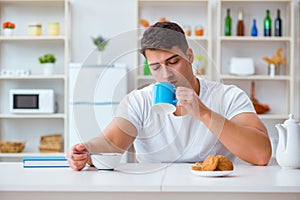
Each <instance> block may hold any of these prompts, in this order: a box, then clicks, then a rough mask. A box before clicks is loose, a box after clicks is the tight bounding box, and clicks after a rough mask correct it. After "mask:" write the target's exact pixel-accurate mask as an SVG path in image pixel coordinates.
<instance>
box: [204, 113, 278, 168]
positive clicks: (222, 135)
mask: <svg viewBox="0 0 300 200" xmlns="http://www.w3.org/2000/svg"><path fill="white" fill-rule="evenodd" d="M210 113H211V114H208V115H205V116H203V117H201V121H203V122H204V124H205V125H206V126H207V127H208V128H209V129H210V131H211V132H212V133H213V134H214V135H215V136H217V137H218V139H219V140H220V141H221V142H222V143H223V144H224V146H226V148H227V149H228V150H229V151H231V152H232V153H233V154H235V155H236V156H237V157H239V158H241V159H242V160H244V161H247V162H249V163H252V164H255V165H267V164H268V162H269V159H270V157H271V154H272V149H271V144H270V140H269V137H268V133H267V130H266V128H265V126H264V125H263V123H262V122H261V120H260V119H259V118H258V117H257V115H256V114H255V113H242V114H239V115H237V116H235V117H233V118H232V119H231V120H228V119H225V118H224V117H223V116H221V115H219V114H217V113H214V112H212V111H211V112H210ZM200 115H201V114H200Z"/></svg>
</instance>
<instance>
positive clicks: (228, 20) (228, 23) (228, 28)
mask: <svg viewBox="0 0 300 200" xmlns="http://www.w3.org/2000/svg"><path fill="white" fill-rule="evenodd" d="M225 35H226V36H231V17H230V9H229V8H228V9H227V15H226V18H225Z"/></svg>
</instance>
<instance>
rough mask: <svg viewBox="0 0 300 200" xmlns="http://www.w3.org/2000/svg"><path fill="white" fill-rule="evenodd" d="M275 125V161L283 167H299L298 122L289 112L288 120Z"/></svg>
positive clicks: (299, 129)
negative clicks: (277, 136) (276, 134)
mask: <svg viewBox="0 0 300 200" xmlns="http://www.w3.org/2000/svg"><path fill="white" fill-rule="evenodd" d="M275 127H276V129H277V131H278V134H279V141H278V146H277V151H276V160H277V163H278V164H279V165H280V166H281V167H283V168H292V169H296V168H300V124H299V123H298V122H297V121H296V120H295V119H294V116H293V115H292V114H290V115H289V119H288V120H286V121H285V122H284V123H283V124H276V125H275Z"/></svg>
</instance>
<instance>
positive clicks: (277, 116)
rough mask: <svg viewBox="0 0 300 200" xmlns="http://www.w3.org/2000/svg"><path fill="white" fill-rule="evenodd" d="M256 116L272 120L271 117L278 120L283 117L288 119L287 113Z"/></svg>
mask: <svg viewBox="0 0 300 200" xmlns="http://www.w3.org/2000/svg"><path fill="white" fill-rule="evenodd" d="M258 117H259V118H260V119H266V120H268V119H270V120H273V119H278V120H281V119H282V120H283V119H288V118H289V115H288V114H260V115H258Z"/></svg>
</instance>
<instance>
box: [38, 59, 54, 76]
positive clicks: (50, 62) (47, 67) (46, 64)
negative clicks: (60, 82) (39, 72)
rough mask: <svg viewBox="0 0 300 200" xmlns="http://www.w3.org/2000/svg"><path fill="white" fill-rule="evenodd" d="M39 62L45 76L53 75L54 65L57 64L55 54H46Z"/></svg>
mask: <svg viewBox="0 0 300 200" xmlns="http://www.w3.org/2000/svg"><path fill="white" fill-rule="evenodd" d="M39 62H40V63H41V64H42V66H43V68H44V74H45V75H50V74H53V71H54V64H55V62H56V58H55V56H54V55H53V54H44V55H43V56H41V57H39Z"/></svg>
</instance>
